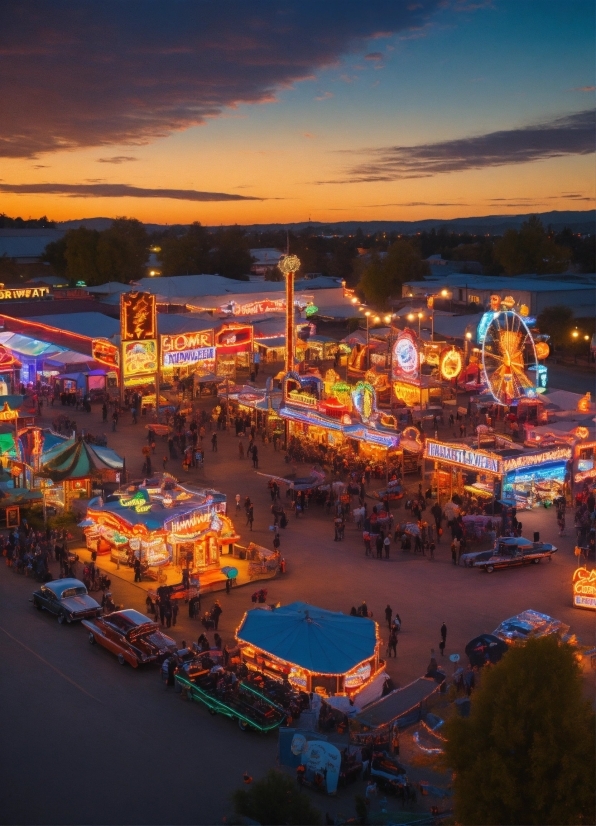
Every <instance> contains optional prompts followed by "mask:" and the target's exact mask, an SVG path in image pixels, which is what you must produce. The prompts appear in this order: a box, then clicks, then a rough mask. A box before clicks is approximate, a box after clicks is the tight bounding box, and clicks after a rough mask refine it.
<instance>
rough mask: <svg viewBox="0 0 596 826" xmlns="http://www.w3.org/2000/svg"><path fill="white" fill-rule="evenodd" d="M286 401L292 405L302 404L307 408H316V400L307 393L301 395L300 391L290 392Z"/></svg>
mask: <svg viewBox="0 0 596 826" xmlns="http://www.w3.org/2000/svg"><path fill="white" fill-rule="evenodd" d="M288 399H289V401H291V402H292V403H293V404H304V405H306V406H307V407H316V406H317V404H318V400H317V399H316V398H315V397H314V396H311V395H310V394H309V393H303V392H302V391H301V390H290V392H289V393H288Z"/></svg>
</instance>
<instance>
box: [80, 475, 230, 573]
mask: <svg viewBox="0 0 596 826" xmlns="http://www.w3.org/2000/svg"><path fill="white" fill-rule="evenodd" d="M87 519H88V520H90V522H91V524H90V525H89V526H88V527H87V528H86V530H85V535H86V540H87V547H88V548H90V549H91V550H97V551H98V553H100V554H108V553H109V554H110V556H111V557H112V559H113V560H114V561H118V562H123V563H130V562H131V561H133V558H134V557H135V556H137V557H138V558H140V560H141V562H143V563H146V564H147V565H148V566H149V567H161V566H164V565H168V564H170V563H172V564H174V565H178V566H180V567H184V568H187V567H188V568H189V569H190V570H191V572H196V573H201V572H203V571H207V570H219V568H220V564H219V563H220V556H221V555H222V554H230V553H231V552H232V550H233V544H234V543H235V542H236V541H238V540H239V539H240V537H239V536H237V535H236V531H235V530H234V526H233V524H232V521H231V519H230V518H229V516H227V515H226V497H225V495H224V494H223V493H218V492H217V491H214V490H203V489H194V488H191V487H189V486H184V485H180V484H179V483H178V482H177V481H176V479H174V477H173V476H169V474H164V475H163V476H162V477H161V478H158V479H150V480H148V481H147V483H143V484H140V485H131V486H129V487H127V488H124V489H122V490H120V491H117V492H116V493H115V494H113V495H112V496H110V497H108V499H107V501H105V502H104V501H103V500H102V499H101V498H96V499H92V500H91V502H89V507H88V509H87Z"/></svg>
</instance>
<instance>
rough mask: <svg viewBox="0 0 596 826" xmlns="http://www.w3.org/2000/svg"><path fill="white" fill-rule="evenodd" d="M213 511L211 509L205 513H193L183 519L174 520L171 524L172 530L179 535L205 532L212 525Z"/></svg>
mask: <svg viewBox="0 0 596 826" xmlns="http://www.w3.org/2000/svg"><path fill="white" fill-rule="evenodd" d="M212 516H213V511H212V510H211V509H209V510H204V511H199V510H196V511H193V512H192V513H190V514H187V515H185V516H184V517H183V518H180V519H174V520H172V522H170V530H171V531H172V533H177V534H193V533H197V532H198V531H199V530H205V527H206V526H209V525H210V524H211V517H212Z"/></svg>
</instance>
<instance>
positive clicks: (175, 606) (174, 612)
mask: <svg viewBox="0 0 596 826" xmlns="http://www.w3.org/2000/svg"><path fill="white" fill-rule="evenodd" d="M177 618H178V603H177V602H176V600H174V601H173V602H172V625H176V620H177Z"/></svg>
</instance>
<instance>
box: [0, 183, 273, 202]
mask: <svg viewBox="0 0 596 826" xmlns="http://www.w3.org/2000/svg"><path fill="white" fill-rule="evenodd" d="M0 192H11V193H14V194H16V195H66V196H67V197H69V198H173V199H174V200H176V201H263V200H265V199H264V198H256V197H251V196H250V195H231V194H229V193H227V192H199V191H198V190H196V189H145V188H144V187H139V186H129V185H128V184H102V183H93V184H3V183H0Z"/></svg>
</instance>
